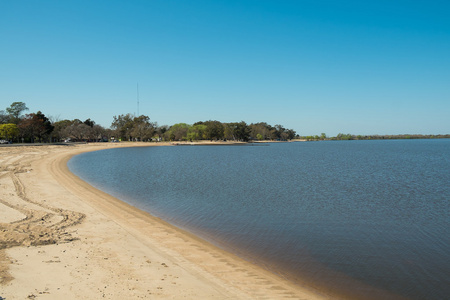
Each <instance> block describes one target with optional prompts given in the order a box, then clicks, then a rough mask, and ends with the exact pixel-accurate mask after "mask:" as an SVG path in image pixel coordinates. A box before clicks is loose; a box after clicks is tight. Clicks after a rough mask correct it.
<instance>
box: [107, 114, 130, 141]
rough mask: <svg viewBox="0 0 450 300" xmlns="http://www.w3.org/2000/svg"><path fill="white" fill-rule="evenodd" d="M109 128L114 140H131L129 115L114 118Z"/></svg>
mask: <svg viewBox="0 0 450 300" xmlns="http://www.w3.org/2000/svg"><path fill="white" fill-rule="evenodd" d="M111 128H112V129H113V132H114V134H115V138H116V139H123V140H131V138H132V136H131V131H132V130H133V116H132V115H131V114H126V115H119V116H114V117H113V122H112V124H111Z"/></svg>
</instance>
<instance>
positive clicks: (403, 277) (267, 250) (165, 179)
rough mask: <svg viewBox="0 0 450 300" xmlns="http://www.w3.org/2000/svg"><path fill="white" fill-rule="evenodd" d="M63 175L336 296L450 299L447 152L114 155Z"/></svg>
mask: <svg viewBox="0 0 450 300" xmlns="http://www.w3.org/2000/svg"><path fill="white" fill-rule="evenodd" d="M69 168H70V170H71V171H72V172H74V173H75V174H77V175H78V176H80V177H81V178H82V179H84V180H86V181H88V182H89V183H91V184H92V185H93V186H95V187H97V188H99V189H101V190H104V191H106V192H107V193H110V194H112V195H114V196H116V197H117V198H119V199H121V200H123V201H126V202H128V203H130V204H132V205H134V206H136V207H138V208H140V209H143V210H146V211H148V212H150V213H151V214H153V215H155V216H158V217H161V218H162V219H164V220H166V221H168V222H170V223H172V224H174V225H176V226H178V227H180V228H183V229H185V230H188V231H191V232H193V233H195V234H196V235H198V236H200V237H202V238H204V239H206V240H208V241H210V242H212V243H214V244H216V245H217V246H219V247H222V248H224V249H226V250H229V251H232V252H234V253H236V254H238V255H240V256H242V257H243V258H245V259H247V260H250V261H252V262H255V263H258V264H260V265H261V266H263V267H264V268H267V269H269V270H271V271H273V272H275V273H277V274H279V275H281V276H284V277H286V278H287V279H289V280H292V281H294V282H303V283H306V284H307V285H310V286H312V287H315V288H318V289H320V290H322V291H325V292H326V293H329V294H332V295H334V296H340V297H343V298H346V299H350V298H355V299H403V298H405V299H448V297H449V296H450V234H449V228H450V209H449V203H450V140H444V139H443V140H390V141H334V142H333V141H327V142H310V143H273V144H263V145H261V144H249V145H245V146H177V147H146V148H120V149H110V150H103V151H97V152H91V153H85V154H81V155H78V156H75V157H74V158H72V159H71V160H70V161H69Z"/></svg>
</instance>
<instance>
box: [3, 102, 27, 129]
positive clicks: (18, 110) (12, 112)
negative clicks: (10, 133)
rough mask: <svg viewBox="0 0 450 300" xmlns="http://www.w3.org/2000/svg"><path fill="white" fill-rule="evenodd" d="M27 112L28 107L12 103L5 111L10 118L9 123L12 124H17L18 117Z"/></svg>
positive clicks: (20, 103) (22, 103) (23, 104)
mask: <svg viewBox="0 0 450 300" xmlns="http://www.w3.org/2000/svg"><path fill="white" fill-rule="evenodd" d="M26 110H28V107H27V106H26V104H25V103H24V102H13V103H12V104H11V105H10V106H9V107H8V108H7V109H6V112H8V114H9V116H10V120H9V121H10V122H11V123H14V124H19V121H20V115H21V114H22V113H23V112H24V111H26Z"/></svg>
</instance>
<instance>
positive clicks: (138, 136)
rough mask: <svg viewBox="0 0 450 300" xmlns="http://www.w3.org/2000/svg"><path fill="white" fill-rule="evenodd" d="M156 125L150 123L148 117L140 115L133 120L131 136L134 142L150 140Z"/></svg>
mask: <svg viewBox="0 0 450 300" xmlns="http://www.w3.org/2000/svg"><path fill="white" fill-rule="evenodd" d="M155 127H156V125H155V124H153V123H151V122H150V117H148V116H144V115H141V116H139V117H135V118H134V119H133V126H132V130H131V136H132V137H133V139H134V140H139V141H144V140H150V139H151V138H152V137H153V135H154V133H155Z"/></svg>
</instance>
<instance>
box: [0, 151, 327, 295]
mask: <svg viewBox="0 0 450 300" xmlns="http://www.w3.org/2000/svg"><path fill="white" fill-rule="evenodd" d="M148 145H149V144H144V143H101V144H82V145H78V144H77V145H75V144H69V145H66V146H65V145H51V146H49V145H47V146H26V147H0V299H8V300H9V299H27V298H28V299H33V298H38V299H101V298H106V299H139V298H145V299H286V298H289V299H324V298H327V297H325V296H324V295H321V294H320V293H319V292H318V291H316V290H313V289H311V288H309V287H306V286H299V285H294V284H292V283H290V282H289V281H286V280H284V279H283V278H281V277H278V276H276V275H274V274H272V273H270V272H268V271H266V270H264V269H262V268H260V267H259V266H257V265H254V264H251V263H249V262H247V261H244V260H243V259H241V258H239V257H237V256H235V255H233V254H231V253H228V252H226V251H223V250H221V249H219V248H217V247H215V246H213V245H211V244H209V243H207V242H205V241H203V240H201V239H199V238H197V237H196V236H194V235H192V234H189V233H187V232H185V231H182V230H180V229H178V228H176V227H174V226H172V225H170V224H168V223H166V222H164V221H162V220H160V219H158V218H155V217H153V216H151V215H150V214H148V213H146V212H143V211H141V210H138V209H136V208H134V207H132V206H130V205H128V204H126V203H124V202H121V201H119V200H118V199H116V198H114V197H112V196H110V195H108V194H106V193H104V192H102V191H99V190H97V189H95V188H93V187H92V186H90V185H89V184H88V183H86V182H84V181H82V180H80V179H79V178H78V177H77V176H75V175H74V174H72V173H71V172H70V171H69V170H68V168H67V161H68V160H69V159H70V157H72V156H73V155H76V154H79V153H82V152H87V151H95V150H100V149H106V148H115V147H130V146H133V147H134V146H148ZM159 145H161V144H159Z"/></svg>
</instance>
